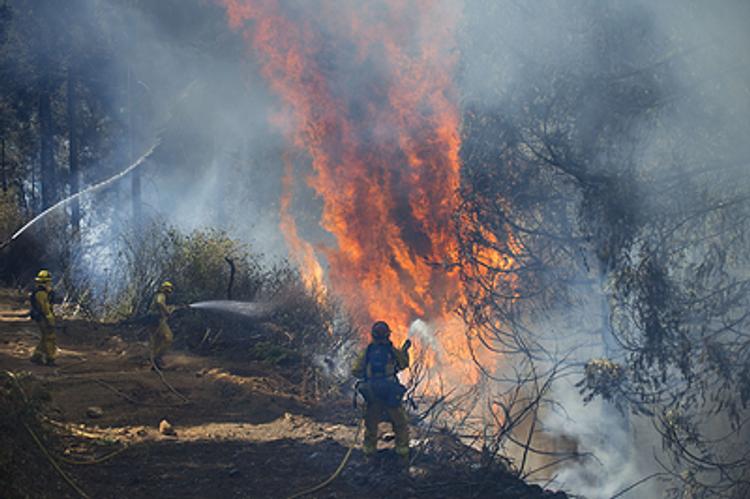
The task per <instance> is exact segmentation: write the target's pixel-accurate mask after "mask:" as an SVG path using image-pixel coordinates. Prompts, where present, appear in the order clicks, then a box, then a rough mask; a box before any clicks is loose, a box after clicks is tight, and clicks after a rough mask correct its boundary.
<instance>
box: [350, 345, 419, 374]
mask: <svg viewBox="0 0 750 499" xmlns="http://www.w3.org/2000/svg"><path fill="white" fill-rule="evenodd" d="M387 343H388V344H389V345H390V346H391V348H392V349H393V358H394V359H395V360H396V362H395V363H393V362H390V361H389V362H388V364H387V365H386V371H385V374H386V376H393V375H395V374H396V373H397V372H399V371H403V370H404V369H406V368H407V367H409V352H408V351H406V350H404V349H403V348H396V347H394V346H393V344H392V343H391V342H390V341H388V342H387ZM366 358H367V348H365V349H364V350H363V351H362V352H360V354H359V355H357V358H356V359H354V363H353V364H352V376H354V377H355V378H357V379H365V378H369V377H371V376H372V372H371V371H370V366H368V365H365V364H366Z"/></svg>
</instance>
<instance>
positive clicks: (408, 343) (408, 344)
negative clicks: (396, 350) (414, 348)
mask: <svg viewBox="0 0 750 499" xmlns="http://www.w3.org/2000/svg"><path fill="white" fill-rule="evenodd" d="M410 348H411V340H406V341H405V342H404V344H403V345H402V346H401V350H403V351H404V352H408V351H409V349H410Z"/></svg>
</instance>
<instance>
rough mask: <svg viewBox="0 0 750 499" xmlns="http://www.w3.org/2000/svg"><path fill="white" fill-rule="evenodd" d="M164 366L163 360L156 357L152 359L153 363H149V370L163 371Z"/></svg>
mask: <svg viewBox="0 0 750 499" xmlns="http://www.w3.org/2000/svg"><path fill="white" fill-rule="evenodd" d="M165 367H166V366H165V365H164V360H162V358H161V357H156V358H155V359H154V361H153V364H152V365H151V370H152V371H156V370H157V369H158V370H160V371H163V370H164V368H165Z"/></svg>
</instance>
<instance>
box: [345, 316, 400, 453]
mask: <svg viewBox="0 0 750 499" xmlns="http://www.w3.org/2000/svg"><path fill="white" fill-rule="evenodd" d="M371 335H372V341H371V342H370V344H369V345H367V348H366V349H365V350H364V351H363V352H361V353H360V354H359V355H358V356H357V358H356V359H355V361H354V364H353V365H352V375H353V376H354V377H355V378H357V379H358V380H359V381H358V384H357V385H358V390H359V392H360V393H361V394H362V396H363V397H364V399H365V401H366V408H365V415H364V418H365V441H364V447H363V451H364V453H365V455H366V456H373V455H374V454H375V452H376V450H377V442H378V425H379V424H380V422H381V420H383V417H384V416H387V418H388V419H389V420H390V421H391V424H392V425H393V431H394V433H395V434H396V449H395V450H396V453H397V454H398V455H399V456H401V458H402V459H403V461H404V463H408V460H409V423H408V421H407V419H406V411H405V410H404V406H403V403H402V399H403V396H404V393H405V392H406V388H405V387H404V386H403V385H402V384H401V383H400V382H399V380H398V378H397V377H396V374H397V373H398V372H399V371H402V370H404V369H406V368H407V367H409V347H411V342H410V341H409V340H406V342H405V343H404V345H403V346H402V347H401V348H396V347H395V346H394V345H393V343H391V340H390V335H391V328H390V327H389V326H388V324H387V323H386V322H384V321H378V322H376V323H375V324H373V326H372V329H371Z"/></svg>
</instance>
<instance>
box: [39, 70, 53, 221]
mask: <svg viewBox="0 0 750 499" xmlns="http://www.w3.org/2000/svg"><path fill="white" fill-rule="evenodd" d="M50 94H51V92H50V89H49V85H48V84H44V85H43V89H42V91H41V93H40V94H39V135H40V149H41V150H40V155H39V159H40V162H41V171H40V175H39V180H40V183H41V191H42V209H46V208H49V207H50V206H52V204H53V203H54V202H55V199H56V197H57V185H56V179H55V176H56V175H55V173H56V172H55V156H54V131H53V127H52V104H51V100H52V99H51V97H50Z"/></svg>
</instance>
